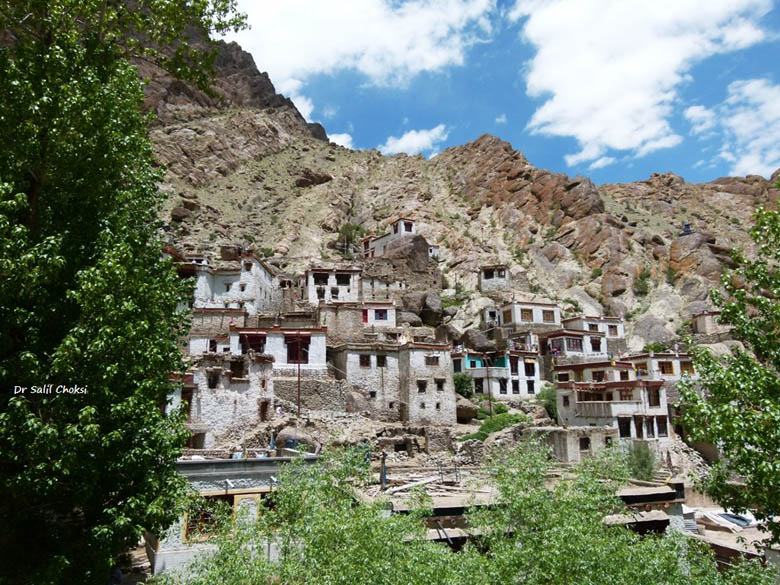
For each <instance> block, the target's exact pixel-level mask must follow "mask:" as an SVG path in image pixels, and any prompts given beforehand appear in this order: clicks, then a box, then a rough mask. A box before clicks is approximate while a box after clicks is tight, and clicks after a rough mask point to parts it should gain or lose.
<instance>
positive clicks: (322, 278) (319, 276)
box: [313, 272, 328, 285]
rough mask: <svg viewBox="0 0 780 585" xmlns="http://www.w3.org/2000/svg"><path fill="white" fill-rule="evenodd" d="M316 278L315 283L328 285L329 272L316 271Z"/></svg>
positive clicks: (314, 276)
mask: <svg viewBox="0 0 780 585" xmlns="http://www.w3.org/2000/svg"><path fill="white" fill-rule="evenodd" d="M313 278H314V284H318V285H326V284H328V273H327V272H315V273H314V275H313Z"/></svg>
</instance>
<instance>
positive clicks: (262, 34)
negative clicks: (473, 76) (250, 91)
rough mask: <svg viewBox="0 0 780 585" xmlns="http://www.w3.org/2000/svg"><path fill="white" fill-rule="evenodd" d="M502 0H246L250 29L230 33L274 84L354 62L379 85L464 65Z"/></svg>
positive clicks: (243, 7)
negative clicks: (469, 48) (472, 47)
mask: <svg viewBox="0 0 780 585" xmlns="http://www.w3.org/2000/svg"><path fill="white" fill-rule="evenodd" d="M494 5H495V0H409V1H407V2H397V1H394V0H361V1H360V2H354V0H328V1H327V2H323V1H322V0H285V1H284V2H255V1H251V0H241V1H240V2H239V9H240V10H242V11H244V12H246V13H247V16H248V20H249V24H250V25H251V27H252V28H251V29H250V30H247V31H242V32H240V33H237V34H233V35H230V36H229V38H230V39H231V40H236V41H238V43H239V44H240V45H241V46H242V47H243V48H244V49H245V50H247V51H249V52H250V53H252V55H253V57H254V59H255V62H256V63H257V66H258V68H260V69H261V70H264V71H267V72H268V73H269V75H270V76H271V80H272V81H273V82H274V84H279V83H284V82H285V80H287V79H290V78H293V79H306V77H307V76H309V75H312V74H316V73H332V72H334V71H336V70H339V69H353V70H356V71H358V72H360V73H362V74H363V75H366V76H367V77H368V78H369V79H370V81H371V83H374V84H376V85H403V84H404V83H406V82H408V80H409V79H410V78H411V77H413V76H414V75H417V74H418V73H420V72H423V71H437V70H440V69H442V68H444V67H448V66H451V65H461V64H462V63H463V60H464V54H465V51H466V49H467V48H468V47H469V46H470V45H472V44H473V43H474V42H476V41H477V40H478V39H479V36H480V35H488V34H489V33H490V32H491V30H492V27H491V23H490V20H489V18H490V17H491V16H492V14H493V11H494Z"/></svg>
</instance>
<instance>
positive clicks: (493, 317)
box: [488, 311, 498, 321]
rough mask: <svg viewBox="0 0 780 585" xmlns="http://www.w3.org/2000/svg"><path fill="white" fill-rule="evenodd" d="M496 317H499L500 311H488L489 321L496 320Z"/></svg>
mask: <svg viewBox="0 0 780 585" xmlns="http://www.w3.org/2000/svg"><path fill="white" fill-rule="evenodd" d="M496 317H498V313H497V312H496V311H488V320H489V321H495V320H496Z"/></svg>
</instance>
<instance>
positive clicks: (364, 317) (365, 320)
mask: <svg viewBox="0 0 780 585" xmlns="http://www.w3.org/2000/svg"><path fill="white" fill-rule="evenodd" d="M363 323H368V309H363Z"/></svg>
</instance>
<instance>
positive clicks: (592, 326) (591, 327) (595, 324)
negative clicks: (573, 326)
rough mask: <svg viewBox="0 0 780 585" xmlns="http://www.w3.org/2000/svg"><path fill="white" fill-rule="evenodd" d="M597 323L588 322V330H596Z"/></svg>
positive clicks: (597, 327) (597, 328)
mask: <svg viewBox="0 0 780 585" xmlns="http://www.w3.org/2000/svg"><path fill="white" fill-rule="evenodd" d="M598 330H599V326H598V323H588V331H598Z"/></svg>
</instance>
